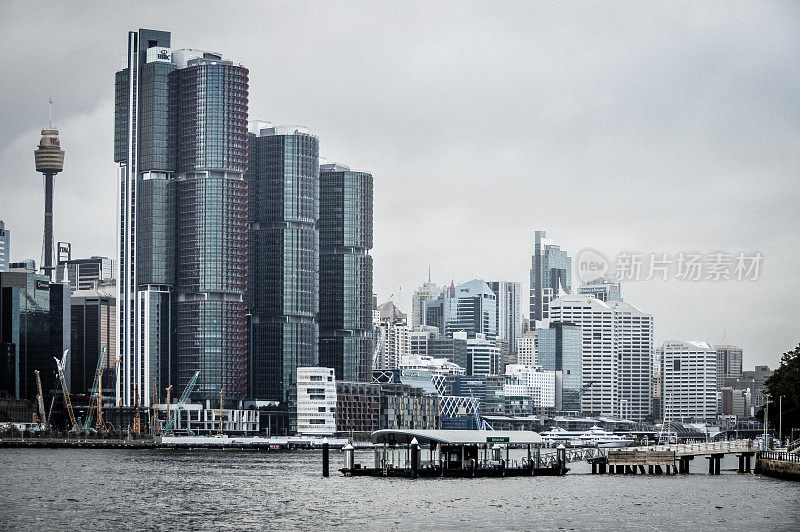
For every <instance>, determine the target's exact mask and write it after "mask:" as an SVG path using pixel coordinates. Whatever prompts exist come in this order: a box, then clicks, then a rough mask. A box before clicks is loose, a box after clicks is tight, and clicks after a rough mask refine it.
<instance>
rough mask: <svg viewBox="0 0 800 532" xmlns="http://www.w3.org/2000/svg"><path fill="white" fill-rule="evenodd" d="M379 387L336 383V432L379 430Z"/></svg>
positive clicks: (361, 383)
mask: <svg viewBox="0 0 800 532" xmlns="http://www.w3.org/2000/svg"><path fill="white" fill-rule="evenodd" d="M380 423H381V385H380V384H371V383H366V382H337V383H336V432H338V433H345V434H350V433H354V432H360V433H372V432H374V431H376V430H378V429H380Z"/></svg>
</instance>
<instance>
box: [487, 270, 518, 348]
mask: <svg viewBox="0 0 800 532" xmlns="http://www.w3.org/2000/svg"><path fill="white" fill-rule="evenodd" d="M486 284H488V285H489V288H491V289H492V292H494V295H495V297H496V302H497V311H496V323H497V338H502V339H503V340H505V341H506V342H508V352H509V355H511V358H514V355H516V353H517V337H518V336H519V335H520V334H522V313H521V312H520V307H519V301H520V290H521V285H520V283H515V282H510V281H489V282H487V283H486Z"/></svg>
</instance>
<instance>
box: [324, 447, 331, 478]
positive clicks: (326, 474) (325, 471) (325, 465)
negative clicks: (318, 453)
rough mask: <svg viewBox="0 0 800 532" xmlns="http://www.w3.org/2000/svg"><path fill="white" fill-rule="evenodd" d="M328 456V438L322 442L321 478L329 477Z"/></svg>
mask: <svg viewBox="0 0 800 532" xmlns="http://www.w3.org/2000/svg"><path fill="white" fill-rule="evenodd" d="M330 454H331V444H330V443H328V438H325V439H324V440H322V476H323V477H329V476H330V475H331V474H330Z"/></svg>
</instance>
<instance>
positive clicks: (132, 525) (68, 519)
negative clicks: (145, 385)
mask: <svg viewBox="0 0 800 532" xmlns="http://www.w3.org/2000/svg"><path fill="white" fill-rule="evenodd" d="M371 456H372V453H371V452H369V451H359V452H358V454H357V459H356V461H360V462H362V463H369V462H370V461H371ZM736 465H737V463H736V458H735V457H732V456H729V457H726V459H725V460H724V461H723V464H722V468H723V471H722V475H720V476H709V475H707V474H706V473H705V471H706V470H707V466H706V460H704V459H703V458H702V457H698V458H697V459H695V460H694V462H693V463H692V473H691V474H690V475H675V476H669V477H668V476H657V477H651V476H647V475H637V476H611V475H591V474H590V468H589V466H588V465H587V464H585V463H573V464H570V469H571V471H570V473H568V474H567V475H566V476H564V477H539V478H536V477H533V478H529V477H523V478H506V479H436V480H417V481H412V480H406V479H385V478H369V477H357V478H344V477H342V476H340V474H339V473H338V471H336V469H338V468H339V467H341V466H342V456H341V453H340V452H338V451H333V452H332V453H331V476H330V477H329V478H322V476H321V451H319V450H316V451H288V452H283V451H275V452H244V451H154V450H92V449H1V450H0V486H2V490H3V493H2V495H0V528H1V529H25V530H33V529H46V530H54V529H60V530H63V529H86V528H96V529H100V530H110V529H139V528H148V529H152V528H166V529H206V530H214V529H220V528H232V529H260V528H278V529H287V528H301V529H310V528H321V529H328V528H333V527H339V528H342V529H345V530H347V529H384V530H389V529H402V530H412V529H420V528H426V529H468V530H472V529H526V530H532V529H536V530H543V529H567V530H570V529H577V530H582V529H608V530H610V529H671V530H677V529H701V530H723V529H726V530H753V529H757V528H758V529H769V530H798V528H800V483H793V482H787V481H779V480H774V479H770V478H766V477H760V476H755V475H739V474H737V473H736V472H735V468H736Z"/></svg>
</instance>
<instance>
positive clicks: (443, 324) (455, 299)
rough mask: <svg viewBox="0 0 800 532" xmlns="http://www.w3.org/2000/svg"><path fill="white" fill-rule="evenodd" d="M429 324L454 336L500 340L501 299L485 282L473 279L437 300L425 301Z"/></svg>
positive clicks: (451, 289) (427, 322)
mask: <svg viewBox="0 0 800 532" xmlns="http://www.w3.org/2000/svg"><path fill="white" fill-rule="evenodd" d="M423 308H424V318H425V325H429V326H432V327H438V328H439V331H441V332H442V333H445V334H449V335H452V334H453V333H454V332H456V331H466V332H468V333H472V334H475V333H480V334H485V335H486V337H487V338H488V339H490V340H491V341H494V340H495V338H496V337H497V296H496V295H495V293H494V292H493V291H492V289H491V288H489V285H488V284H486V282H485V281H483V280H482V279H473V280H471V281H467V282H464V283H461V284H460V285H458V286H454V285H453V284H452V283H451V286H450V288H446V289H445V290H443V291H442V292H441V293H440V294H439V297H437V298H436V299H429V300H426V301H424V302H423Z"/></svg>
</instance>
